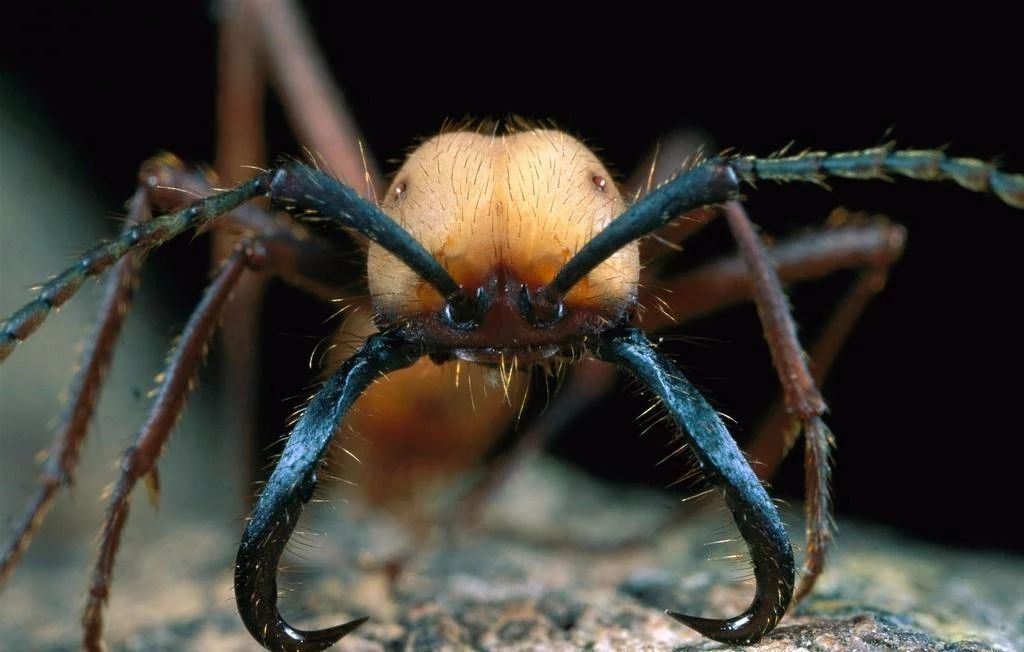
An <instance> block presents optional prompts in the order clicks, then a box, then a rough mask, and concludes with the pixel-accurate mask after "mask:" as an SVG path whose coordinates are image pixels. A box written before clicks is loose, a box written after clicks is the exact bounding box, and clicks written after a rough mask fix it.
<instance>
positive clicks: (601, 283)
mask: <svg viewBox="0 0 1024 652" xmlns="http://www.w3.org/2000/svg"><path fill="white" fill-rule="evenodd" d="M381 208H382V209H383V210H384V211H385V212H386V213H387V214H388V215H390V216H391V217H392V218H393V219H394V220H395V221H396V222H398V223H399V224H400V225H401V226H402V227H403V228H405V229H406V230H407V231H408V232H409V233H410V234H411V235H412V236H413V238H415V239H416V240H418V241H419V242H420V244H422V245H423V246H424V247H425V248H426V250H427V251H428V252H430V253H431V254H432V255H433V256H434V257H435V258H436V259H437V260H438V261H439V262H440V263H441V265H443V266H444V267H445V269H446V270H447V271H448V273H449V274H450V275H451V277H452V278H453V279H454V280H455V281H456V282H457V283H458V284H459V285H461V286H462V288H463V290H464V291H465V292H466V293H467V294H468V295H469V296H471V297H474V298H475V303H476V306H477V312H478V317H477V323H474V327H473V328H464V327H460V326H459V324H458V320H457V319H453V318H452V315H451V314H450V313H449V312H448V310H447V309H446V304H445V301H444V300H443V298H442V297H441V296H440V294H438V292H437V291H436V290H435V289H434V288H433V287H432V286H431V285H429V284H428V283H427V282H425V281H424V280H423V279H422V278H420V277H419V276H418V275H417V274H416V273H415V272H414V271H413V270H412V269H410V268H409V267H408V266H406V265H405V264H404V263H402V262H401V261H400V260H399V259H398V258H396V257H395V256H394V255H392V254H391V253H389V252H388V251H386V250H385V249H384V248H383V247H381V246H379V245H376V244H371V246H370V251H369V260H368V263H367V275H368V280H369V286H370V293H371V295H372V297H373V302H374V307H375V309H376V311H377V313H378V314H379V315H380V316H381V318H382V319H383V320H384V321H386V322H388V323H391V324H402V325H404V326H406V327H407V328H409V329H413V330H414V331H416V332H417V333H418V335H419V336H420V337H421V338H422V339H423V341H424V342H425V343H427V344H428V345H431V346H437V347H439V348H444V349H446V350H450V351H451V352H452V354H453V355H455V356H456V357H459V358H462V359H467V360H474V361H479V362H493V361H496V360H497V359H498V358H499V357H500V356H501V355H502V354H504V355H506V356H508V355H509V354H511V355H515V356H519V357H521V358H525V359H527V360H529V359H540V358H544V357H547V356H550V355H553V354H555V353H557V352H558V351H560V350H562V349H564V348H565V347H566V346H571V345H572V344H573V343H579V342H582V341H583V340H584V339H585V338H586V337H587V336H588V335H589V334H592V333H596V332H597V331H599V330H603V329H605V328H606V327H607V326H608V325H609V324H611V323H619V322H622V321H623V320H624V319H625V318H626V317H627V316H628V315H629V312H630V310H631V309H632V307H633V306H634V305H635V303H636V294H637V283H638V279H639V272H640V260H639V248H638V245H637V243H632V244H630V245H628V246H626V247H624V248H623V249H621V250H619V251H618V252H616V253H615V254H613V255H612V256H611V257H609V258H608V259H607V260H605V261H603V262H602V263H601V264H600V265H598V266H597V267H596V268H594V270H593V271H591V272H590V273H589V274H588V275H586V276H585V277H584V278H583V279H582V280H581V281H580V282H579V283H577V284H576V285H575V286H574V287H573V288H572V289H571V290H570V291H569V292H568V293H567V294H566V296H565V297H564V301H563V302H562V305H561V306H558V307H557V308H556V309H557V310H558V311H559V317H560V319H558V320H555V323H545V322H546V320H544V319H538V318H536V314H535V312H534V310H535V309H537V308H546V307H543V306H536V305H534V304H535V303H536V302H537V301H538V295H537V291H538V290H539V289H540V288H542V287H544V286H545V285H547V284H548V283H550V282H551V280H552V279H553V278H554V277H555V274H556V273H557V272H558V270H559V269H560V268H561V267H562V265H564V264H565V262H566V261H567V260H569V258H571V257H572V256H573V254H575V253H576V252H577V251H579V249H580V248H581V247H582V246H583V245H584V244H586V243H587V242H588V241H589V240H590V239H592V238H593V237H594V236H595V235H597V233H599V232H600V231H601V230H602V229H603V228H604V227H605V226H606V225H607V224H608V223H609V222H610V221H611V220H613V219H614V218H616V217H617V216H618V215H619V214H621V213H622V212H623V211H624V210H625V208H626V206H625V202H624V201H623V199H622V195H621V194H620V193H619V191H618V189H617V188H616V186H615V184H614V183H613V182H612V180H611V177H610V175H609V174H608V171H607V170H606V169H605V167H604V165H602V163H601V161H600V160H598V158H597V156H596V155H595V154H594V153H593V152H592V151H590V149H588V148H587V147H586V146H585V145H583V144H582V143H581V142H579V141H578V140H576V139H575V138H573V137H571V136H569V135H567V134H565V133H562V132H560V131H555V130H550V129H530V130H525V131H518V132H514V133H509V134H497V135H491V134H480V133H473V132H454V133H446V134H441V135H439V136H436V137H434V138H431V139H430V140H428V141H426V142H425V143H423V145H421V146H420V147H419V148H417V149H416V150H415V151H414V152H413V153H412V154H411V155H410V156H409V158H408V159H407V160H406V162H405V164H404V165H403V166H402V168H401V169H400V170H399V171H398V174H397V175H396V176H395V179H394V182H393V183H392V184H391V187H390V188H389V189H388V193H387V196H386V198H385V199H384V200H383V201H382V202H381ZM538 312H539V311H538Z"/></svg>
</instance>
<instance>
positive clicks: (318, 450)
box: [235, 334, 422, 652]
mask: <svg viewBox="0 0 1024 652" xmlns="http://www.w3.org/2000/svg"><path fill="white" fill-rule="evenodd" d="M421 355H422V352H421V351H420V350H419V348H418V347H415V346H413V345H411V344H409V343H408V342H406V341H405V340H403V339H401V338H400V337H397V336H395V335H392V334H378V335H374V336H372V337H370V338H369V339H368V340H367V341H366V342H365V343H364V344H363V346H362V348H361V349H359V351H358V352H356V354H355V355H353V356H352V357H351V358H349V359H348V360H347V361H345V363H344V364H343V365H342V366H341V368H340V369H339V370H338V371H337V372H335V373H334V375H332V376H331V377H330V379H329V380H328V381H327V382H326V383H324V385H323V387H321V388H320V391H319V392H317V394H316V396H314V397H313V400H312V401H310V403H309V405H308V406H307V407H306V410H305V412H303V414H302V418H300V419H299V422H298V423H297V424H296V425H295V428H294V429H293V430H292V434H291V435H290V436H289V437H288V443H287V444H286V445H285V448H284V453H282V454H281V459H280V460H279V461H278V463H277V466H276V467H275V468H274V472H273V473H272V474H271V476H270V479H269V480H268V481H267V484H266V486H265V487H264V489H263V492H262V493H261V494H260V497H259V500H258V501H257V502H256V507H255V508H254V509H253V512H252V516H251V518H250V519H249V524H248V525H247V526H246V528H245V533H244V534H243V535H242V543H241V545H240V546H239V548H238V557H237V558H236V560H235V600H236V602H237V603H238V612H239V614H240V615H241V617H242V621H243V622H244V623H245V626H246V628H247V629H248V630H249V633H250V634H252V635H253V637H254V638H255V639H256V640H257V641H259V642H260V644H262V645H263V647H265V648H267V649H268V650H281V651H287V652H313V651H314V650H323V649H325V648H328V647H330V646H331V645H333V644H334V643H335V642H337V641H338V639H340V638H341V637H343V636H345V635H346V634H348V633H349V632H351V631H352V630H354V629H355V628H357V627H359V626H360V625H362V624H363V623H364V622H366V618H360V619H357V620H353V621H351V622H349V623H345V624H344V625H339V626H337V627H330V628H328V629H321V630H315V631H304V630H300V629H295V628H294V627H292V626H291V625H289V624H288V623H287V622H286V621H285V620H284V619H283V618H282V617H281V614H280V612H279V611H278V609H277V566H278V563H279V562H280V560H281V553H283V552H284V548H285V546H286V545H287V544H288V540H289V538H291V535H292V532H293V531H294V530H295V526H296V524H297V523H298V520H299V515H300V514H301V513H302V507H303V505H305V504H306V503H307V502H308V501H309V499H310V498H311V497H312V495H313V489H314V488H315V487H316V470H317V467H318V466H319V465H320V463H321V462H322V461H323V458H324V454H325V451H326V449H327V444H328V443H329V442H330V440H331V438H332V437H333V436H334V433H335V432H336V431H337V429H338V426H339V424H340V423H341V420H342V419H343V418H344V416H345V413H346V412H348V409H349V407H350V406H351V405H352V403H354V402H355V400H356V399H357V398H359V396H360V395H361V394H362V393H363V390H365V389H366V387H367V386H368V385H369V384H370V383H371V382H373V381H374V379H376V378H377V377H378V376H379V375H381V374H383V373H387V372H389V371H393V370H395V369H401V368H403V367H407V366H409V365H410V364H412V363H413V362H414V361H416V360H417V359H418V358H419V357H420V356H421Z"/></svg>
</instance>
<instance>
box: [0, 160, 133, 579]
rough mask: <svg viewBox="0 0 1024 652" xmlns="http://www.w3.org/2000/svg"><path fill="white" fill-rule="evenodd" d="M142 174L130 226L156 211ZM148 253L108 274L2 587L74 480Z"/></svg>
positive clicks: (0, 557) (4, 561)
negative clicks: (60, 495) (57, 501)
mask: <svg viewBox="0 0 1024 652" xmlns="http://www.w3.org/2000/svg"><path fill="white" fill-rule="evenodd" d="M142 176H143V181H142V183H140V185H139V188H138V190H136V191H135V195H134V196H133V197H132V199H131V202H130V207H129V212H128V219H127V221H126V222H125V225H126V226H125V228H131V227H133V226H134V225H136V224H138V223H140V222H142V221H144V220H147V219H149V216H150V213H151V210H150V201H151V200H150V193H149V189H148V188H147V187H146V185H145V174H143V175H142ZM143 256H144V253H141V252H140V253H133V254H130V255H128V256H125V257H124V258H123V259H121V260H120V261H119V262H118V263H117V264H116V265H115V266H114V269H112V270H111V271H110V274H109V275H108V276H107V279H106V282H105V284H104V291H103V300H102V303H101V304H100V309H99V312H98V314H97V317H96V326H95V329H94V331H93V333H92V335H91V336H90V337H89V339H88V340H87V342H89V346H88V347H87V349H86V350H85V352H84V353H83V354H82V359H81V361H80V363H79V366H78V370H77V371H76V372H75V377H74V378H73V379H72V381H71V390H70V392H69V397H68V403H67V407H65V409H64V412H63V414H62V415H61V418H60V421H59V423H58V425H57V428H56V432H55V434H54V440H53V443H52V444H51V445H50V448H49V449H48V450H47V454H46V464H45V466H44V467H43V472H42V474H41V476H40V478H39V488H38V489H37V490H36V495H35V496H34V497H33V498H32V500H31V502H30V503H29V505H28V507H27V508H26V509H25V513H24V515H23V516H22V518H21V520H20V521H19V522H18V524H17V525H16V526H15V529H14V533H13V534H12V536H11V539H10V540H9V541H8V542H7V545H6V547H5V548H4V549H3V551H2V552H0V587H2V586H3V584H4V583H5V581H6V580H7V578H8V577H9V576H10V574H11V572H13V570H14V567H15V566H16V565H17V563H18V561H19V559H21V555H22V554H23V553H24V552H25V550H26V549H27V548H28V545H29V543H30V542H31V540H32V537H33V535H34V534H35V533H36V531H38V529H39V528H40V527H41V526H42V524H43V521H44V520H45V519H46V514H47V513H48V512H49V510H50V507H51V506H52V505H53V500H54V498H56V496H57V492H58V490H59V489H60V488H61V487H66V486H70V485H71V484H72V483H73V482H74V479H75V471H76V469H77V467H78V460H79V453H80V452H81V449H82V445H83V444H84V443H85V438H86V435H87V434H88V430H89V422H90V420H91V419H92V415H93V412H94V410H95V407H96V403H97V401H98V400H99V396H100V391H101V389H102V387H103V378H104V374H105V372H106V370H107V368H108V367H109V365H110V360H111V358H112V357H113V355H114V345H115V344H116V343H117V338H118V336H119V335H120V333H121V326H122V325H123V324H124V319H125V317H126V316H127V314H128V310H129V308H130V307H131V303H132V298H133V295H134V292H135V287H136V285H137V283H138V274H139V268H140V267H141V265H142V258H143Z"/></svg>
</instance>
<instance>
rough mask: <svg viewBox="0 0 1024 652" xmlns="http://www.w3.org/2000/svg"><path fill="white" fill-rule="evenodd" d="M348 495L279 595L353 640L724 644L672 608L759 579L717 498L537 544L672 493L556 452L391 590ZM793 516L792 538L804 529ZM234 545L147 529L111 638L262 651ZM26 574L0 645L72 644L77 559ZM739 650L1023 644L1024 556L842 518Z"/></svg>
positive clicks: (736, 601)
mask: <svg viewBox="0 0 1024 652" xmlns="http://www.w3.org/2000/svg"><path fill="white" fill-rule="evenodd" d="M140 502H141V501H139V502H137V504H139V503H140ZM337 502H338V501H333V506H332V507H329V508H325V509H321V511H320V513H319V514H313V515H312V518H305V517H304V519H305V523H307V524H308V526H309V527H315V528H319V529H321V530H327V531H328V533H327V534H326V535H325V536H317V537H315V538H314V537H306V538H305V539H304V540H305V541H306V542H310V543H311V544H312V545H310V546H304V545H300V546H296V552H298V553H300V554H301V555H302V556H303V558H304V560H300V559H297V558H296V559H293V560H292V561H291V562H290V564H289V565H290V566H291V570H290V571H289V572H287V573H286V574H284V575H282V584H283V585H284V586H286V587H289V588H292V589H295V590H294V591H292V592H291V593H290V594H289V595H286V596H285V598H284V599H283V601H282V605H283V610H284V612H285V614H286V617H289V618H290V619H291V620H293V621H294V622H293V624H297V625H299V626H303V627H316V626H318V625H320V626H324V625H333V624H336V623H337V622H340V621H341V620H342V619H350V618H353V617H357V616H360V615H369V616H371V620H370V622H369V623H367V624H366V625H364V626H363V627H362V628H361V629H360V630H358V631H357V632H356V633H355V634H353V635H351V636H349V637H348V638H346V639H345V640H344V641H343V643H342V645H341V646H340V647H339V649H342V650H348V651H350V652H356V651H360V652H362V651H367V652H369V651H377V650H395V651H399V650H401V651H405V650H475V649H487V650H652V651H653V650H689V649H694V650H711V649H716V650H717V649H729V648H727V646H723V645H719V644H715V643H711V642H708V641H706V640H702V639H701V638H700V637H699V636H697V635H696V634H695V633H693V632H691V631H690V630H688V629H686V628H684V627H682V626H680V625H678V624H676V623H675V622H674V621H672V620H670V619H669V618H668V617H666V616H665V615H663V613H662V610H663V609H665V608H668V607H672V608H674V609H679V610H682V611H688V612H696V613H700V614H717V615H733V614H734V613H736V612H737V611H739V610H740V609H741V608H742V607H743V606H744V605H745V604H746V601H747V600H748V599H749V595H750V587H749V585H748V584H744V583H742V582H741V583H737V582H736V581H734V580H735V579H736V578H738V577H742V576H744V575H746V574H748V570H747V566H746V563H745V562H744V561H735V560H734V561H708V557H721V556H725V555H728V554H732V553H735V552H739V551H740V550H741V549H742V547H741V546H740V545H739V544H737V543H732V544H722V545H707V543H708V542H710V541H715V540H719V539H722V538H727V537H729V536H731V535H730V534H729V531H730V526H729V525H728V519H727V517H726V516H725V515H724V514H723V513H714V512H712V513H710V514H706V515H703V516H700V517H697V518H695V519H694V520H692V521H691V522H689V523H687V524H685V525H684V526H681V527H678V528H675V529H674V530H673V531H672V532H671V533H670V534H668V535H665V536H661V537H657V538H656V540H654V537H651V538H652V540H651V542H650V543H649V545H642V546H639V547H636V548H634V549H631V550H628V551H622V550H619V551H615V552H609V551H605V552H599V551H596V550H589V551H588V550H587V549H586V547H584V546H579V545H570V544H565V545H555V544H551V543H542V540H549V539H552V538H558V539H561V540H563V541H569V542H573V541H575V542H581V541H585V542H591V543H596V542H612V541H617V540H620V539H622V538H623V537H625V536H629V535H643V533H645V532H649V531H651V529H652V528H653V527H654V526H655V525H656V524H657V523H658V522H660V521H661V520H662V519H664V518H665V517H666V515H667V514H668V513H669V512H668V510H667V506H668V505H669V504H670V503H669V500H668V499H667V498H666V497H664V496H657V495H651V494H648V493H644V492H628V491H622V490H611V489H608V488H606V487H603V486H601V485H597V484H595V483H594V482H593V481H591V480H588V479H586V478H581V477H579V476H577V475H575V474H573V473H570V472H567V471H566V470H565V469H563V468H561V467H559V466H557V465H555V464H553V463H551V462H541V463H538V464H536V465H534V466H533V467H532V468H530V469H527V470H525V471H524V472H523V473H521V474H520V475H519V476H518V478H517V480H516V481H515V482H514V484H513V486H512V487H510V488H509V490H508V491H506V493H505V495H504V496H503V498H502V499H501V500H500V501H498V503H497V504H496V505H495V506H494V507H493V509H492V510H491V512H490V516H489V518H488V526H487V527H483V528H481V529H480V530H478V531H477V532H476V533H471V534H468V535H466V536H465V537H463V538H462V539H461V540H460V542H459V543H458V544H457V545H455V546H454V547H453V546H431V547H430V549H429V550H428V551H427V552H426V553H424V554H423V555H421V556H420V558H418V559H417V561H416V562H415V563H414V564H413V565H412V567H411V568H410V569H409V572H408V573H407V574H406V575H405V576H404V577H403V579H402V581H401V583H400V587H399V593H398V595H397V596H392V595H390V594H389V592H388V591H387V588H386V582H385V580H384V577H383V575H382V573H380V572H378V571H374V570H372V569H371V568H370V564H369V563H368V559H371V558H381V557H385V556H387V555H388V554H390V552H393V551H394V550H395V542H396V541H399V540H400V539H401V538H400V537H399V536H398V534H397V531H396V529H395V528H394V527H393V526H388V525H387V524H379V523H372V524H371V521H370V520H368V519H367V518H365V517H363V518H359V519H356V518H354V517H353V516H351V515H350V516H349V517H347V518H346V517H345V515H344V514H334V513H333V508H334V507H337V508H338V509H337V511H338V512H343V511H344V509H342V508H341V507H340V506H338V505H337ZM327 510H331V511H332V513H330V514H327ZM353 522H358V523H361V524H362V525H360V526H358V527H356V526H354V525H352V523H353ZM791 531H793V532H794V533H795V534H796V535H797V536H796V537H795V539H796V540H799V538H800V536H799V534H800V531H799V527H793V528H791ZM234 537H237V534H235V535H234ZM236 543H237V541H236V540H235V539H234V538H233V536H232V535H230V534H229V533H227V532H222V531H218V530H211V529H210V528H209V527H207V526H205V525H203V524H202V523H197V524H182V525H178V526H176V527H175V528H174V529H173V531H172V532H171V533H170V534H168V535H166V536H162V537H161V538H160V539H159V540H157V541H152V542H150V545H149V546H138V545H137V542H136V545H135V550H133V551H132V552H131V553H130V554H128V555H126V561H125V563H124V564H122V565H121V566H120V567H119V569H118V576H117V578H116V582H115V587H114V599H113V601H112V604H111V608H110V611H109V612H108V628H107V632H108V636H107V641H108V643H109V647H110V649H111V650H125V651H143V650H144V651H147V652H158V651H163V650H167V651H171V650H211V651H218V650H226V651H234V650H252V649H254V648H255V646H254V643H253V642H252V640H251V639H250V638H249V637H248V635H247V634H246V633H245V631H244V629H243V628H242V625H241V623H240V621H239V620H238V617H237V615H236V614H235V610H234V603H233V601H232V599H231V589H230V587H231V558H232V556H233V552H234V548H235V545H236ZM140 548H141V549H140ZM720 549H724V550H720ZM389 551H390V552H389ZM371 555H372V557H371ZM74 563H75V564H76V565H81V561H80V560H75V562H74ZM20 570H21V571H22V572H19V573H17V574H16V575H15V578H14V580H13V581H12V583H11V585H10V586H9V587H8V588H7V590H6V591H5V592H4V593H3V594H0V649H3V650H40V651H51V650H67V649H75V646H76V641H77V638H76V637H77V620H78V618H77V614H78V613H79V610H80V607H81V597H82V596H83V594H84V586H85V585H84V579H85V575H84V569H81V568H78V567H76V568H75V570H74V571H70V570H69V569H67V568H65V567H64V565H63V564H62V563H61V562H60V560H55V561H53V562H52V563H49V564H44V565H40V564H36V565H34V566H32V567H29V568H25V569H20ZM748 649H753V650H765V651H767V650H772V651H775V650H878V649H899V650H1024V559H1021V558H1014V557H1012V556H1009V555H997V554H990V553H977V554H972V553H970V552H962V551H951V550H945V549H943V548H939V547H935V546H927V545H922V544H918V543H913V542H908V541H906V540H903V539H900V538H898V537H895V536H893V535H891V534H888V533H886V532H884V531H880V530H875V529H872V528H870V527H865V526H859V525H853V524H841V531H840V533H839V543H838V546H837V548H836V550H835V553H834V554H833V556H832V564H831V566H830V569H829V571H828V573H827V574H826V576H825V577H824V578H823V580H822V581H821V582H820V583H819V589H818V590H817V591H816V593H815V595H814V596H813V597H812V598H811V599H809V600H808V601H807V602H805V603H804V604H802V605H800V606H799V607H798V608H797V609H796V610H795V612H793V613H791V614H790V615H789V616H788V617H787V618H786V619H785V620H784V621H783V623H782V624H781V625H780V626H779V627H778V628H777V629H776V630H775V631H774V632H773V633H772V634H771V635H770V636H769V637H767V638H766V639H765V640H764V641H763V642H762V643H761V644H759V645H757V646H754V647H753V648H748Z"/></svg>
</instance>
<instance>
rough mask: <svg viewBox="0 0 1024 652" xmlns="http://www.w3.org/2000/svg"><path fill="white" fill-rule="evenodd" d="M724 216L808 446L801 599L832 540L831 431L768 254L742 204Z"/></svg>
mask: <svg viewBox="0 0 1024 652" xmlns="http://www.w3.org/2000/svg"><path fill="white" fill-rule="evenodd" d="M725 216H726V220H727V221H728V223H729V228H730V230H731V231H732V234H733V237H734V238H735V239H736V243H737V246H738V247H739V253H740V257H741V258H742V259H743V261H744V263H745V265H746V267H747V270H748V272H749V273H750V276H751V279H752V281H753V294H754V304H755V305H756V306H757V312H758V315H759V316H760V318H761V324H762V327H763V329H764V336H765V339H766V340H767V341H768V349H769V351H770V352H771V356H772V362H773V363H774V365H775V370H776V373H777V374H778V377H779V382H780V383H781V384H782V389H783V400H784V401H785V405H786V410H787V412H789V413H790V414H791V415H792V418H793V419H794V420H795V421H798V422H799V429H800V430H802V432H803V435H804V441H805V442H806V448H805V456H804V468H805V472H806V474H807V478H808V479H810V480H813V482H810V483H808V485H807V498H806V501H805V506H804V511H805V513H806V516H807V524H806V527H807V546H806V554H807V556H806V559H805V562H804V568H805V571H806V572H805V575H804V576H803V577H802V578H801V580H800V588H799V589H798V591H797V595H798V596H803V595H805V594H806V593H807V592H808V591H809V590H810V589H811V587H812V586H813V585H814V581H815V578H816V577H817V576H818V574H819V573H820V572H821V568H822V567H823V565H824V558H825V554H826V550H827V547H828V540H829V539H830V538H831V518H832V517H831V509H830V505H829V503H830V500H829V492H828V483H829V475H830V473H831V469H830V468H829V448H830V447H831V446H832V443H833V438H832V433H831V431H830V430H829V429H828V426H826V425H825V422H824V421H823V420H822V419H821V415H822V414H824V412H825V400H824V399H823V398H822V396H821V393H820V392H819V391H818V387H817V384H816V383H815V382H814V378H813V377H812V376H811V372H810V369H808V367H807V359H806V355H805V354H804V351H803V348H802V347H801V345H800V341H799V339H798V338H797V335H796V324H795V323H794V321H793V316H792V314H791V311H790V308H789V303H788V302H787V300H786V295H785V293H784V292H783V291H782V283H781V281H780V280H779V276H778V273H777V272H776V271H775V268H774V267H773V266H772V262H771V260H770V258H769V255H768V252H767V251H766V249H765V247H764V244H763V243H762V242H761V239H760V237H759V236H758V235H757V234H756V233H755V232H754V225H753V224H752V223H751V221H750V218H749V217H748V216H747V214H746V211H744V210H743V207H742V206H741V205H740V203H739V202H737V201H730V202H728V203H727V204H726V206H725Z"/></svg>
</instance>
